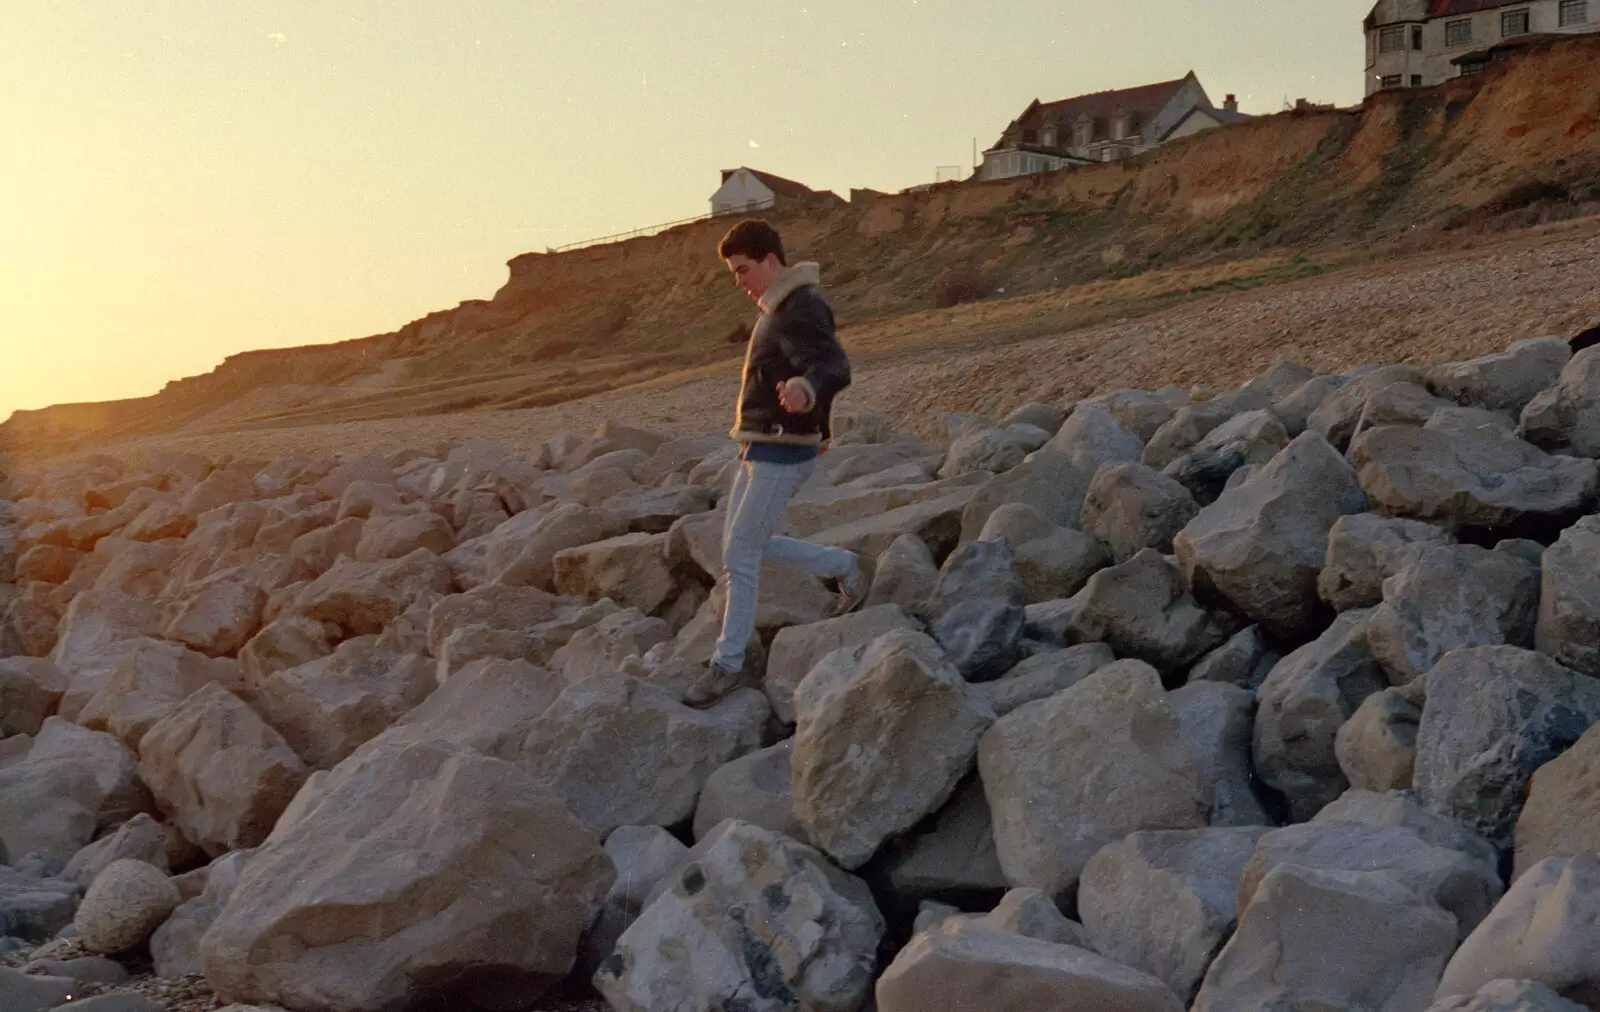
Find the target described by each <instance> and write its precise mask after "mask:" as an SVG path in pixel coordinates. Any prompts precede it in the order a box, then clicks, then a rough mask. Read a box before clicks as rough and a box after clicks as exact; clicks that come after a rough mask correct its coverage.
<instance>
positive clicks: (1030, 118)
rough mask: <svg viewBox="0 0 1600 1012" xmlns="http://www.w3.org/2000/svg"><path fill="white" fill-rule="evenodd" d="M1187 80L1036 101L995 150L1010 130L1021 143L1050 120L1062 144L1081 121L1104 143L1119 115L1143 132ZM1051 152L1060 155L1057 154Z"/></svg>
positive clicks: (1062, 147) (1001, 143)
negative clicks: (1025, 135) (1060, 134)
mask: <svg viewBox="0 0 1600 1012" xmlns="http://www.w3.org/2000/svg"><path fill="white" fill-rule="evenodd" d="M1188 80H1189V78H1188V77H1180V78H1178V79H1177V80H1176V81H1162V82H1161V83H1160V84H1145V85H1140V86H1139V87H1137V88H1119V89H1117V90H1114V91H1097V92H1093V93H1091V94H1088V95H1078V96H1076V97H1074V98H1064V99H1060V100H1058V101H1055V102H1040V101H1039V100H1037V99H1035V100H1034V101H1033V104H1031V105H1029V106H1028V108H1026V109H1024V110H1023V111H1022V115H1021V116H1018V117H1017V119H1016V122H1015V123H1013V124H1012V126H1011V127H1007V128H1006V131H1005V134H1002V135H1001V138H1000V141H999V143H997V144H996V147H999V146H1001V145H1003V144H1004V143H1005V138H1006V136H1007V135H1009V134H1010V133H1011V130H1012V127H1015V128H1016V129H1017V130H1018V131H1019V133H1018V135H1017V138H1016V140H1017V141H1018V142H1020V141H1021V140H1022V137H1021V134H1020V131H1023V130H1037V129H1038V128H1039V127H1040V126H1042V125H1043V124H1044V123H1045V122H1046V121H1047V120H1053V121H1054V122H1056V123H1057V124H1059V125H1060V126H1061V127H1062V128H1063V129H1064V131H1066V133H1065V134H1064V135H1063V142H1065V141H1066V140H1067V138H1069V137H1070V136H1071V134H1070V131H1071V129H1072V125H1073V124H1074V123H1076V122H1077V121H1078V120H1080V119H1084V118H1087V119H1090V120H1092V121H1094V124H1095V131H1094V138H1095V139H1096V140H1106V139H1107V138H1108V137H1109V136H1110V133H1109V130H1110V122H1111V118H1112V117H1113V116H1116V115H1118V114H1120V113H1132V114H1133V115H1134V117H1135V120H1136V124H1135V129H1136V130H1143V129H1144V128H1145V125H1146V124H1148V123H1149V122H1150V120H1151V119H1153V118H1154V117H1155V116H1156V114H1157V113H1159V112H1160V111H1161V110H1162V109H1163V108H1165V107H1166V105H1167V103H1168V102H1170V101H1172V98H1173V96H1175V95H1176V94H1177V93H1178V91H1179V90H1180V89H1181V88H1182V87H1183V85H1184V83H1185V82H1187V81H1188ZM1057 147H1058V148H1060V149H1061V150H1065V147H1064V145H1062V144H1058V145H1057ZM1041 150H1043V149H1041ZM1054 153H1058V154H1059V153H1060V151H1056V152H1054Z"/></svg>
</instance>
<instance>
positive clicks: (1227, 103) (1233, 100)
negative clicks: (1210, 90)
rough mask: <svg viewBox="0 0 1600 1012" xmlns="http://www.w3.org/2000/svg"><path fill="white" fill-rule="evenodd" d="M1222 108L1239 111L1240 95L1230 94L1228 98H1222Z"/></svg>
mask: <svg viewBox="0 0 1600 1012" xmlns="http://www.w3.org/2000/svg"><path fill="white" fill-rule="evenodd" d="M1222 108H1223V109H1225V110H1227V111H1228V112H1238V111H1239V96H1237V95H1229V96H1228V97H1227V98H1225V99H1223V100H1222Z"/></svg>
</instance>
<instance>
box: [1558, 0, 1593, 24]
mask: <svg viewBox="0 0 1600 1012" xmlns="http://www.w3.org/2000/svg"><path fill="white" fill-rule="evenodd" d="M1588 23H1589V0H1561V27H1562V28H1571V27H1573V26H1574V25H1586V24H1588Z"/></svg>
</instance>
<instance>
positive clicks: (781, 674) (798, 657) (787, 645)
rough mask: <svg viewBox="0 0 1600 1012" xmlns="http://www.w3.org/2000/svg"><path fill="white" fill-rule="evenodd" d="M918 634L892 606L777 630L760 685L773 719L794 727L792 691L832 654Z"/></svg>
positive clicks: (912, 622) (917, 628) (916, 627)
mask: <svg viewBox="0 0 1600 1012" xmlns="http://www.w3.org/2000/svg"><path fill="white" fill-rule="evenodd" d="M919 631H921V626H920V625H919V624H918V622H917V621H916V620H915V619H912V618H910V617H908V616H907V615H906V613H905V612H903V611H901V610H900V608H899V607H897V606H895V605H892V604H885V605H879V606H876V607H872V608H867V609H865V610H862V611H856V612H851V613H850V614H848V615H841V616H839V617H838V618H830V619H825V620H823V621H821V622H812V623H809V624H807V625H795V626H788V627H787V628H784V629H780V630H778V634H777V635H776V636H774V637H773V638H772V651H771V656H770V657H769V658H768V660H767V670H766V674H765V675H764V676H763V677H762V682H761V688H762V690H763V691H765V692H766V694H767V699H768V700H769V701H770V702H771V703H772V713H773V716H775V717H777V718H778V720H780V721H782V722H783V723H785V724H793V723H794V720H795V707H794V693H795V689H796V688H798V687H799V685H800V683H801V681H802V680H804V678H805V677H806V675H807V674H809V673H810V671H811V669H812V668H814V667H816V665H817V663H818V662H819V661H821V660H822V659H823V658H824V657H827V656H828V655H829V654H831V653H833V652H834V651H835V650H841V649H847V648H855V647H864V646H866V645H867V644H869V643H871V642H872V641H874V640H876V639H877V638H878V637H880V636H883V635H885V634H887V633H891V632H919ZM747 821H749V820H747Z"/></svg>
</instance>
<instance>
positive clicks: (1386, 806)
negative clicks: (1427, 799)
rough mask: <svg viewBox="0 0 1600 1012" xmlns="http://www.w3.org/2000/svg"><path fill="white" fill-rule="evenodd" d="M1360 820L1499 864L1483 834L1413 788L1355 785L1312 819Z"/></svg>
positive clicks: (1362, 823)
mask: <svg viewBox="0 0 1600 1012" xmlns="http://www.w3.org/2000/svg"><path fill="white" fill-rule="evenodd" d="M1311 821H1312V822H1314V823H1319V822H1357V823H1360V824H1361V825H1364V826H1377V827H1379V828H1383V827H1393V826H1399V827H1401V828H1404V829H1409V830H1411V832H1413V833H1415V834H1416V835H1417V836H1420V837H1421V838H1422V839H1423V840H1425V841H1427V842H1428V843H1430V844H1432V845H1433V846H1435V847H1445V848H1448V849H1450V850H1459V851H1460V852H1461V853H1463V854H1466V855H1467V856H1468V857H1471V858H1473V859H1475V860H1477V861H1479V862H1480V863H1482V864H1484V865H1486V866H1487V867H1490V868H1498V867H1499V854H1498V852H1497V851H1496V850H1495V848H1494V846H1493V845H1492V844H1490V843H1489V841H1488V840H1485V839H1484V838H1483V837H1481V836H1479V835H1478V834H1476V833H1474V832H1472V831H1471V830H1469V829H1467V827H1465V826H1463V825H1462V824H1461V823H1459V822H1457V821H1456V820H1454V819H1452V818H1450V817H1449V816H1445V815H1440V814H1438V813H1437V812H1431V811H1429V810H1428V809H1426V808H1424V807H1423V806H1422V802H1420V801H1418V800H1417V796H1416V794H1415V793H1413V792H1411V791H1387V792H1385V793H1383V794H1379V793H1377V792H1375V791H1363V790H1360V789H1359V788H1354V787H1352V788H1351V789H1350V790H1348V791H1345V792H1344V793H1343V794H1341V795H1339V798H1338V800H1337V801H1334V802H1333V803H1332V804H1330V805H1328V806H1326V807H1325V808H1323V809H1322V811H1320V812H1318V813H1317V816H1316V818H1314V819H1312V820H1311Z"/></svg>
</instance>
